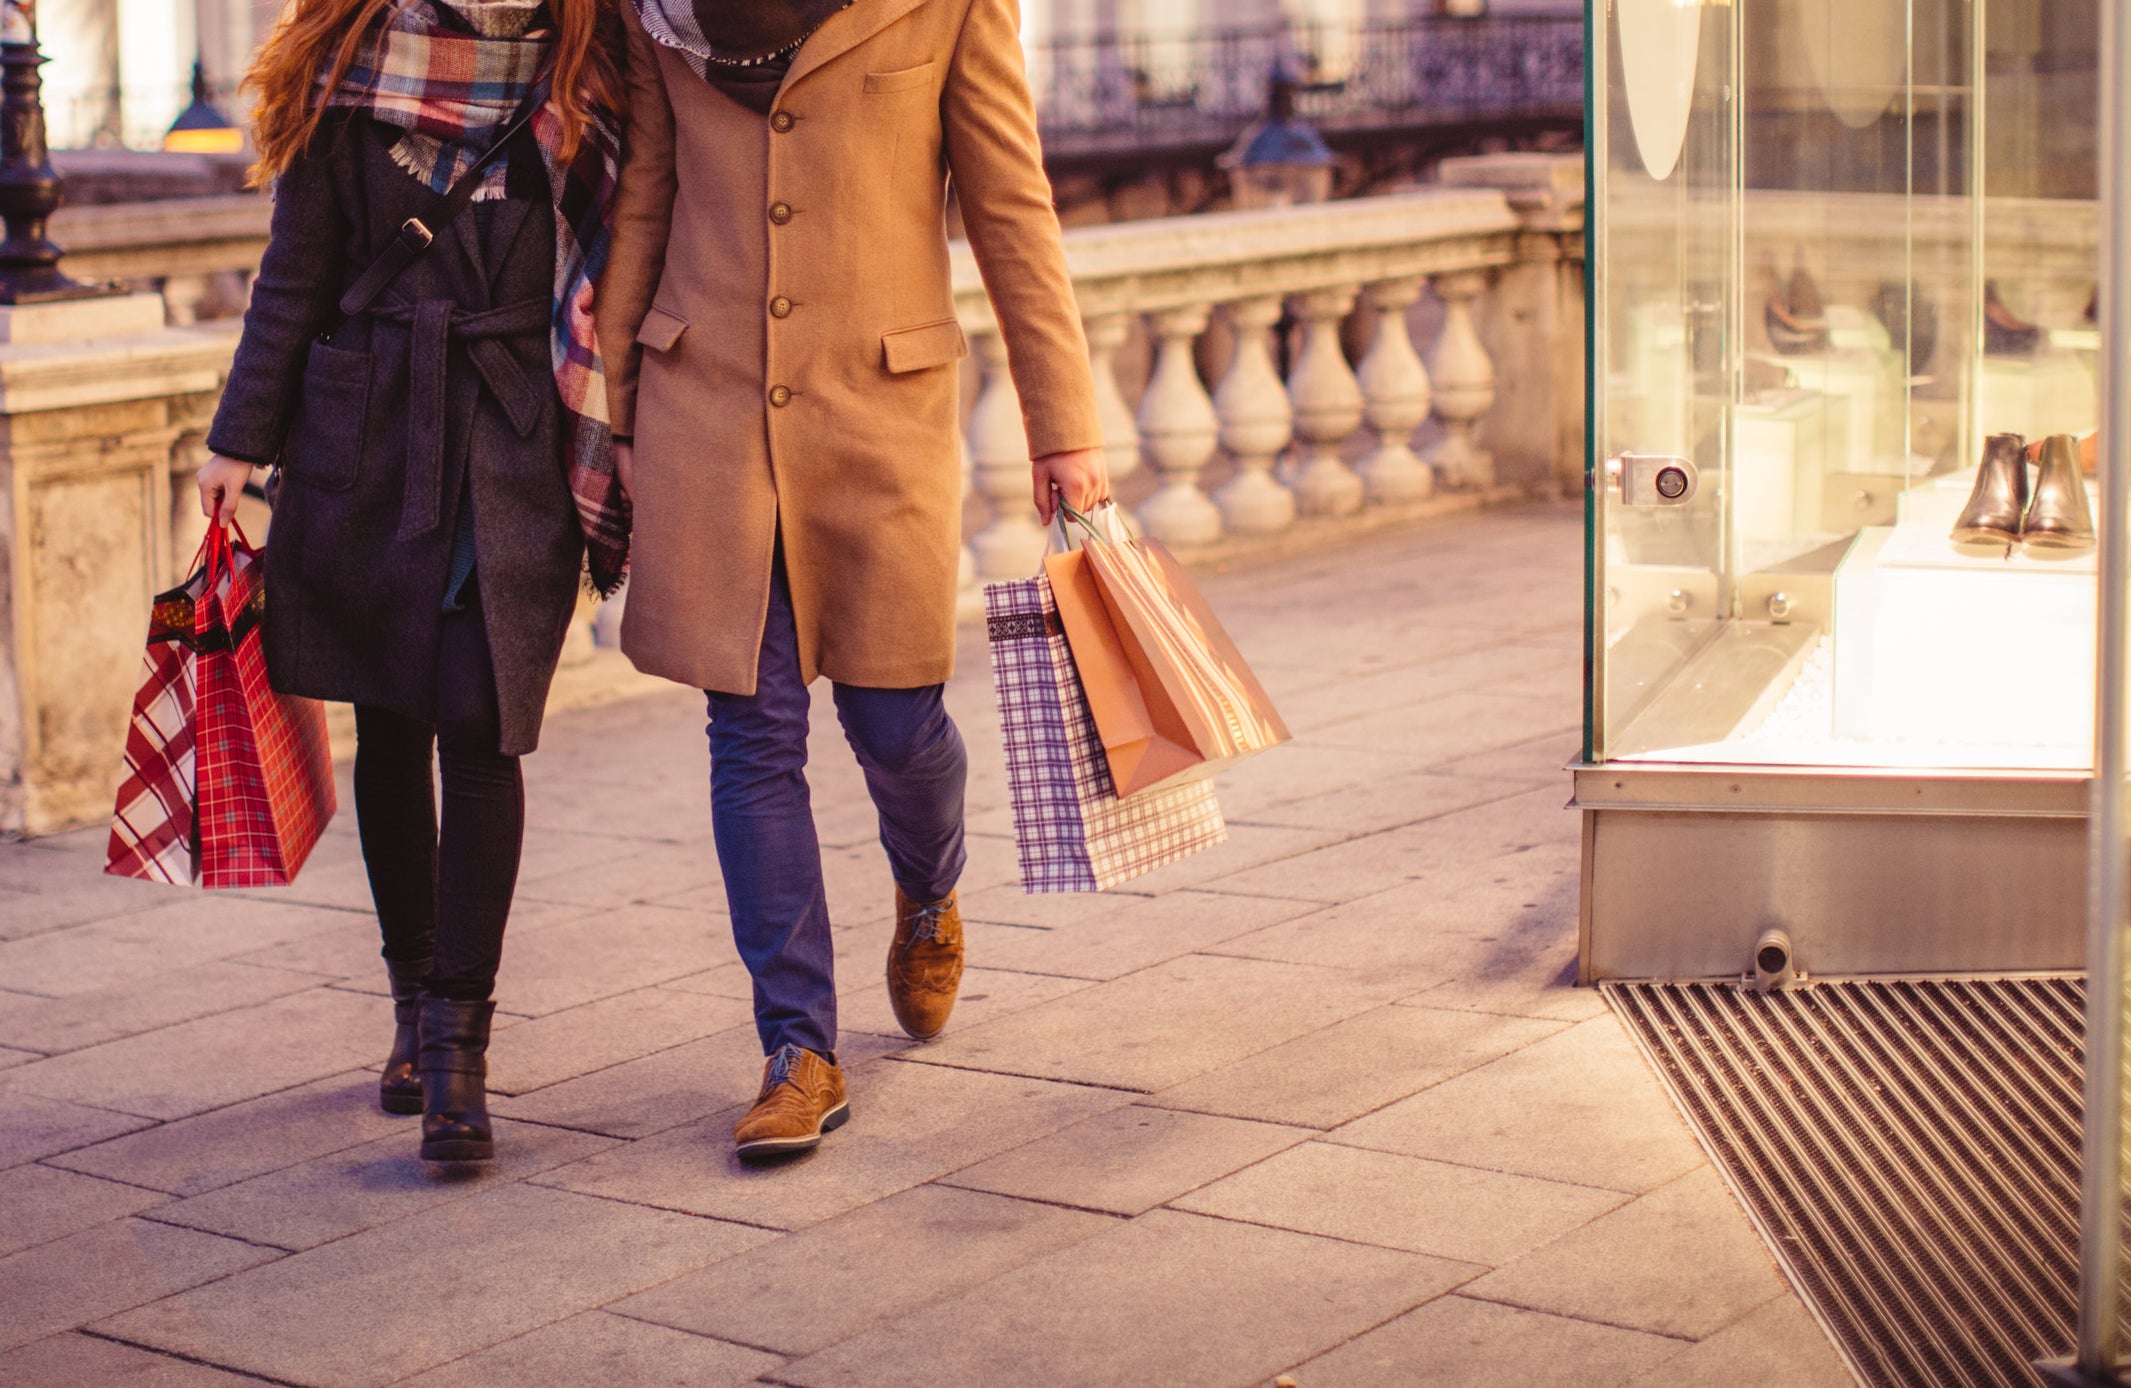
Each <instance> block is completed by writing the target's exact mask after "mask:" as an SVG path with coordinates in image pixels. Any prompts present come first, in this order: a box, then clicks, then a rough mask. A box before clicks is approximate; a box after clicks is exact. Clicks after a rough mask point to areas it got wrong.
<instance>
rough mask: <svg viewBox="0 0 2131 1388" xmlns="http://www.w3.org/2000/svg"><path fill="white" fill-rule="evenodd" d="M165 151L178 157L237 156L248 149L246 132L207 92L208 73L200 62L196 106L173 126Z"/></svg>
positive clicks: (196, 63)
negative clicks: (218, 108)
mask: <svg viewBox="0 0 2131 1388" xmlns="http://www.w3.org/2000/svg"><path fill="white" fill-rule="evenodd" d="M163 148H164V149H166V150H169V151H171V152H172V153H174V154H237V153H240V152H241V151H242V150H243V149H244V132H243V131H242V130H241V129H239V128H238V127H237V126H236V125H234V124H232V123H231V121H230V119H229V117H228V116H225V115H223V114H222V113H221V111H219V110H217V109H216V107H215V103H214V100H213V98H212V97H211V96H210V95H209V93H208V90H207V70H206V68H205V67H204V66H203V65H202V64H201V63H200V62H199V61H198V60H195V61H194V62H193V65H192V104H191V105H190V106H187V107H186V108H185V109H184V110H182V111H180V112H178V118H177V119H176V120H174V121H172V122H171V123H170V133H168V134H166V135H165V136H163Z"/></svg>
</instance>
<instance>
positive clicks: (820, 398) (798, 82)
mask: <svg viewBox="0 0 2131 1388" xmlns="http://www.w3.org/2000/svg"><path fill="white" fill-rule="evenodd" d="M625 10H626V14H625V21H626V24H627V28H628V38H629V96H630V114H629V124H628V131H627V149H626V154H625V160H624V165H623V172H622V185H621V191H620V196H619V200H618V203H617V207H616V212H615V227H616V230H615V237H614V246H613V252H612V255H611V258H610V260H609V263H608V266H607V271H606V275H605V278H604V279H603V280H602V282H601V284H600V290H599V297H598V302H597V319H598V329H599V341H600V345H601V352H602V355H603V356H604V357H605V359H606V363H607V380H608V389H609V392H610V400H609V410H610V416H611V418H612V419H613V421H614V429H615V433H616V435H617V437H618V438H619V439H622V440H632V438H633V441H631V442H626V443H624V444H623V445H622V446H621V447H620V448H618V450H617V452H618V455H619V456H618V462H619V464H620V467H621V471H622V475H623V478H624V481H625V484H626V485H627V486H628V487H629V489H630V494H631V497H632V500H633V502H634V508H635V528H634V536H633V540H632V558H631V569H632V571H631V578H630V593H629V604H628V610H627V612H626V614H625V615H624V617H623V621H622V648H623V650H624V651H626V652H627V653H628V655H629V657H630V659H631V660H633V661H634V662H635V663H636V664H637V666H638V667H639V668H640V669H643V670H645V671H648V672H650V673H652V674H657V675H663V676H665V677H666V678H668V679H673V680H678V681H681V682H683V683H686V684H690V685H693V686H696V687H698V688H701V689H704V690H706V691H708V696H709V704H710V744H711V811H712V824H713V828H714V830H715V836H716V840H717V846H718V857H719V861H720V864H721V865H722V867H723V870H724V876H725V884H726V895H727V901H728V904H729V905H730V907H731V911H732V920H733V933H734V939H735V941H736V943H737V944H738V946H739V949H740V954H741V957H742V958H743V959H744V960H745V961H746V962H747V965H748V968H749V971H750V973H751V974H752V975H753V978H754V991H755V1013H756V1021H757V1026H758V1029H759V1030H760V1032H761V1037H762V1043H763V1049H764V1051H765V1052H766V1053H767V1055H768V1061H767V1063H766V1065H765V1068H764V1075H763V1083H762V1088H761V1091H760V1093H759V1094H758V1096H757V1100H756V1103H755V1106H754V1108H753V1109H752V1110H751V1111H750V1112H749V1113H748V1115H747V1116H746V1117H745V1118H744V1119H742V1121H741V1122H740V1124H739V1126H738V1128H737V1129H736V1131H735V1134H734V1137H735V1141H736V1143H737V1145H738V1149H739V1152H740V1154H741V1156H742V1157H744V1158H760V1157H765V1156H770V1155H775V1154H781V1153H786V1152H793V1151H798V1150H803V1149H805V1148H809V1147H812V1146H814V1145H816V1144H817V1143H818V1142H819V1141H820V1139H821V1135H822V1133H824V1132H826V1131H828V1130H830V1129H833V1128H835V1127H836V1126H838V1125H839V1124H841V1123H842V1122H843V1121H844V1119H845V1118H846V1117H847V1116H848V1113H849V1109H848V1106H847V1104H846V1101H845V1095H844V1081H843V1075H842V1072H841V1070H840V1069H839V1068H838V1066H837V1064H836V1059H835V1046H836V991H835V980H834V974H833V967H832V956H833V950H832V945H831V939H830V930H829V916H828V908H827V905H826V902H825V899H824V895H823V890H822V879H821V858H820V849H819V846H818V844H817V843H816V840H815V836H814V827H813V819H812V814H811V810H810V808H809V803H808V793H807V785H806V779H805V774H804V766H805V761H806V735H807V709H808V695H807V686H808V685H809V684H810V683H811V682H812V681H813V680H814V679H815V678H816V677H817V676H821V675H826V676H827V677H828V678H829V679H830V680H832V681H834V683H835V686H836V688H835V694H836V705H837V712H838V714H839V717H840V718H841V720H842V723H843V727H844V732H845V735H846V737H847V738H848V740H849V741H850V743H851V745H852V748H853V750H854V751H855V752H856V753H857V756H858V759H859V762H860V765H861V766H862V767H863V769H864V771H865V774H866V784H867V788H868V789H869V791H870V792H871V793H872V797H873V800H874V804H875V807H876V809H877V810H878V812H879V816H880V823H881V842H882V845H883V846H884V847H885V848H886V849H887V852H888V860H889V866H890V868H891V870H892V874H893V877H894V887H895V903H896V927H895V934H894V938H893V941H892V943H891V944H890V947H889V954H888V968H887V973H888V987H889V995H890V1000H891V1002H892V1003H893V1004H894V1007H895V1013H896V1016H897V1019H898V1020H899V1021H900V1022H901V1023H902V1025H903V1027H904V1029H905V1030H906V1031H908V1032H909V1033H910V1034H911V1035H913V1036H916V1037H919V1038H920V1039H923V1038H928V1037H931V1036H933V1035H936V1034H938V1032H939V1031H940V1029H941V1028H942V1027H943V1026H945V1024H946V1021H947V1016H948V1013H949V1011H950V1010H951V1009H952V1007H953V1005H954V997H955V990H956V988H957V987H958V986H959V984H960V980H961V971H962V927H961V918H960V916H959V914H958V912H957V910H956V905H955V896H954V887H955V881H956V879H957V877H958V876H959V875H960V873H961V869H962V863H963V845H962V792H963V782H964V779H965V772H966V759H965V757H964V754H963V750H962V743H961V738H960V735H959V734H958V733H957V732H956V731H955V727H954V724H953V722H952V721H951V720H949V719H948V717H947V714H946V711H945V709H944V707H943V706H942V702H941V686H942V685H943V684H944V682H945V681H946V680H947V678H948V676H949V675H950V673H951V672H952V667H953V660H954V607H955V602H954V599H955V585H956V576H957V575H956V570H957V563H958V559H959V555H960V549H961V492H962V483H961V465H960V451H959V443H958V439H957V414H958V404H959V400H960V390H959V381H958V366H957V364H958V362H959V360H960V359H961V358H962V357H963V356H965V355H967V353H968V350H969V348H968V344H967V343H966V342H965V341H964V339H963V335H962V331H961V329H960V327H958V326H957V324H956V322H955V317H954V304H953V296H952V290H951V286H950V282H949V276H948V262H947V241H946V235H945V231H944V226H945V221H944V217H945V198H946V188H947V183H948V180H949V178H950V177H951V178H952V180H953V185H954V190H955V195H956V198H957V201H958V203H959V205H960V209H961V213H962V221H963V224H964V226H965V227H966V228H967V229H968V235H969V240H970V244H971V246H972V248H973V249H974V250H975V252H976V256H977V263H978V266H979V268H980V269H981V270H982V272H983V275H984V282H985V287H986V288H987V290H988V291H989V293H990V296H991V300H992V305H993V308H994V310H995V312H996V314H997V317H998V320H999V326H1000V330H1001V332H1002V333H1003V334H1004V336H1005V340H1006V345H1007V353H1008V358H1009V361H1010V363H1011V369H1012V372H1013V376H1014V381H1015V385H1016V386H1017V387H1018V389H1019V393H1020V396H1021V400H1022V406H1023V414H1024V419H1025V422H1026V425H1027V429H1028V439H1029V452H1030V456H1031V457H1032V458H1033V459H1034V460H1035V461H1034V464H1033V476H1032V483H1033V497H1034V501H1035V504H1036V506H1037V509H1038V510H1039V512H1041V513H1042V514H1043V516H1044V518H1045V519H1046V520H1048V519H1049V518H1050V513H1051V508H1052V506H1053V504H1054V498H1055V497H1056V496H1058V495H1063V497H1064V499H1065V500H1067V501H1069V502H1071V503H1073V504H1074V505H1075V506H1080V507H1086V506H1091V505H1094V504H1096V503H1097V502H1099V501H1100V500H1102V499H1103V498H1104V497H1106V496H1107V494H1108V480H1107V478H1106V477H1105V475H1104V472H1103V464H1102V454H1101V452H1100V451H1099V450H1100V446H1101V443H1102V438H1101V431H1100V427H1099V425H1098V423H1097V420H1096V409H1095V391H1094V382H1093V379H1092V377H1091V375H1090V373H1089V368H1088V357H1087V346H1086V343H1085V341H1084V339H1083V337H1082V334H1081V326H1080V318H1079V314H1078V312H1077V311H1076V309H1075V307H1074V303H1073V292H1072V286H1071V283H1070V281H1069V280H1068V279H1067V276H1066V271H1065V260H1064V255H1063V253H1062V251H1061V249H1060V246H1059V237H1058V220H1057V216H1056V213H1055V212H1054V211H1053V208H1052V204H1051V191H1050V184H1049V182H1048V180H1047V179H1046V178H1045V176H1044V172H1043V164H1042V158H1041V152H1040V150H1039V148H1038V146H1037V140H1036V122H1035V114H1034V108H1033V104H1032V102H1031V100H1030V97H1029V92H1028V86H1027V82H1026V79H1025V78H1024V76H1023V73H1022V62H1021V48H1020V41H1019V35H1018V33H1017V16H1016V13H1015V8H1014V0H630V3H629V4H628V5H627V6H626V7H625Z"/></svg>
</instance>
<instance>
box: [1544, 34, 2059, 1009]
mask: <svg viewBox="0 0 2131 1388" xmlns="http://www.w3.org/2000/svg"><path fill="white" fill-rule="evenodd" d="M1591 13H1592V32H1591V34H1590V50H1589V55H1590V73H1591V79H1590V103H1591V158H1592V169H1593V180H1592V187H1591V196H1590V209H1591V219H1592V222H1591V235H1590V265H1591V277H1592V283H1591V294H1590V297H1589V304H1590V315H1591V319H1590V360H1591V376H1592V390H1593V409H1592V412H1591V415H1592V420H1591V432H1592V452H1591V467H1590V479H1591V488H1590V500H1589V531H1588V543H1589V547H1590V563H1589V592H1590V614H1589V644H1590V650H1589V662H1588V669H1589V672H1590V674H1589V684H1588V703H1587V746H1586V752H1585V756H1584V760H1583V763H1582V765H1581V766H1580V767H1579V768H1578V771H1577V796H1578V803H1579V805H1580V806H1581V807H1582V808H1583V810H1584V811H1585V893H1584V927H1585V931H1584V959H1583V970H1584V975H1585V977H1586V978H1587V979H1597V978H1605V977H1645V978H1648V977H1679V978H1691V977H1712V976H1724V975H1731V976H1738V975H1740V974H1742V973H1751V972H1752V971H1753V960H1754V959H1755V958H1756V957H1757V953H1758V951H1757V945H1758V944H1759V943H1760V942H1761V941H1762V940H1763V938H1764V937H1769V936H1772V932H1773V936H1774V937H1780V939H1781V943H1782V945H1783V949H1782V951H1781V955H1782V959H1781V963H1782V965H1783V970H1787V971H1789V972H1792V973H1795V972H1797V971H1801V970H1803V971H1813V972H1819V973H1822V974H1835V975H1843V974H1871V973H1930V972H1961V971H1970V970H1978V969H2043V968H2077V967H2079V965H2080V962H2081V958H2082V947H2083V934H2082V929H2083V924H2082V923H2083V920H2084V913H2085V895H2084V894H2085V866H2084V861H2085V860H2084V837H2083V836H2084V832H2085V820H2084V816H2085V811H2086V793H2087V783H2088V781H2089V779H2090V777H2091V774H2092V764H2093V746H2094V729H2095V719H2094V712H2095V694H2094V689H2095V680H2096V649H2097V642H2096V623H2097V618H2098V612H2097V594H2098V587H2097V580H2096V555H2097V534H2098V529H2099V527H2098V526H2097V524H2096V517H2097V515H2098V514H2099V508H2098V504H2097V501H2098V493H2097V492H2096V483H2095V480H2094V477H2093V474H2092V469H2093V466H2094V464H2093V457H2094V434H2095V431H2096V428H2097V424H2098V420H2099V405H2098V401H2099V398H2100V397H2099V394H2098V391H2097V369H2098V353H2099V347H2100V335H2099V332H2098V331H2097V327H2096V309H2097V266H2098V258H2097V256H2098V245H2099V239H2098V238H2099V230H2098V213H2097V207H2098V204H2097V194H2098V189H2097V176H2098V163H2097V151H2096V119H2095V112H2096V109H2097V101H2098V98H2099V89H2098V71H2097V64H2098V58H2097V54H2098V52H2099V43H2098V35H2099V31H2100V23H2101V16H2100V10H2099V5H2098V3H2097V0H1753V3H1751V4H1745V3H1735V2H1733V0H1598V3H1595V4H1594V5H1593V7H1592V11H1591ZM1768 957H1769V958H1771V959H1773V958H1775V956H1773V955H1771V956H1768Z"/></svg>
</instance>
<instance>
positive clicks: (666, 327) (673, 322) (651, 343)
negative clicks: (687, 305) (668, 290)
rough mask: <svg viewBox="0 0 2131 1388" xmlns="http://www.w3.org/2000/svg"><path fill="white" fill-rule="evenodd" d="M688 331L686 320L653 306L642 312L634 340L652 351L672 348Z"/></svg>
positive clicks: (663, 350)
mask: <svg viewBox="0 0 2131 1388" xmlns="http://www.w3.org/2000/svg"><path fill="white" fill-rule="evenodd" d="M686 331H688V320H687V319H685V318H681V317H678V316H676V315H674V314H671V313H668V312H667V311H666V310H665V309H662V308H657V307H654V308H652V309H650V310H648V311H647V312H646V313H645V314H644V322H643V326H641V327H639V328H638V329H637V330H636V340H637V341H638V342H641V343H643V344H644V345H645V346H646V347H649V348H650V349H651V350H652V351H654V352H665V351H670V350H672V347H673V344H674V343H676V342H679V341H680V340H681V334H682V333H684V332H686Z"/></svg>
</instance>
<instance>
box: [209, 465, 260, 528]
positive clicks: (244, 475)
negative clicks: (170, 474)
mask: <svg viewBox="0 0 2131 1388" xmlns="http://www.w3.org/2000/svg"><path fill="white" fill-rule="evenodd" d="M251 480H252V465H251V464H250V463H247V462H245V461H243V460H242V459H239V458H225V457H223V456H222V455H221V454H219V453H213V454H210V455H208V459H207V462H206V464H205V465H204V466H203V467H201V469H200V514H201V515H203V516H205V517H207V520H208V523H209V524H211V525H227V524H228V523H229V522H231V521H233V520H235V519H236V518H237V498H238V497H240V496H243V495H244V484H245V483H247V482H249V481H251Z"/></svg>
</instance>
